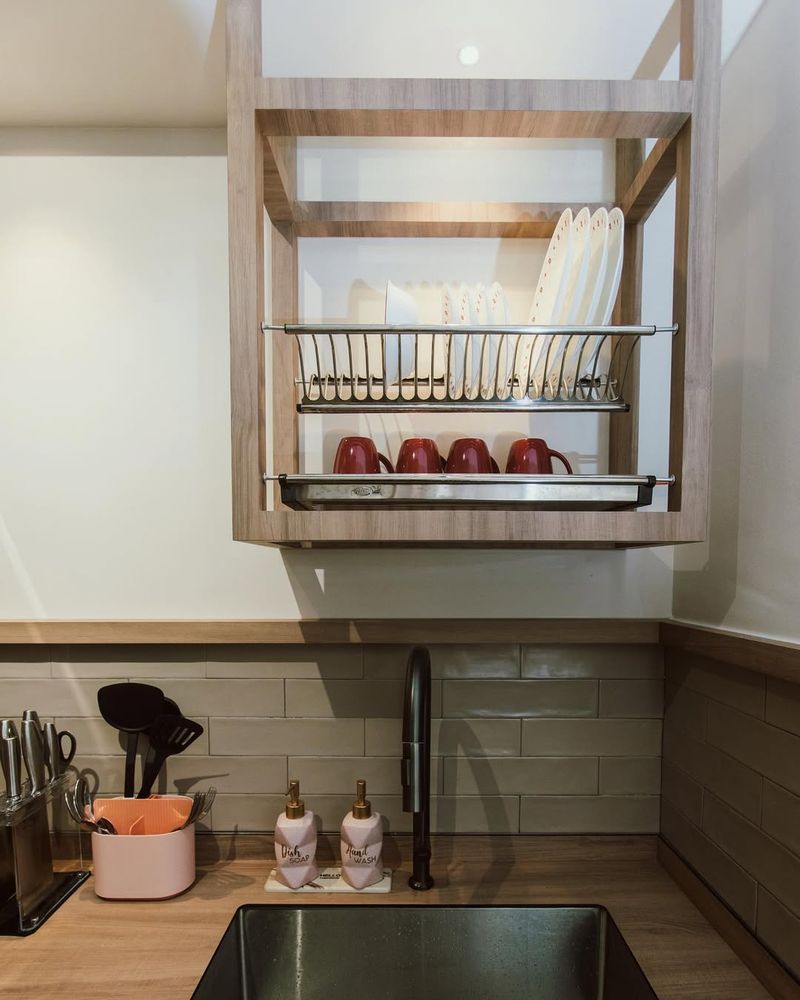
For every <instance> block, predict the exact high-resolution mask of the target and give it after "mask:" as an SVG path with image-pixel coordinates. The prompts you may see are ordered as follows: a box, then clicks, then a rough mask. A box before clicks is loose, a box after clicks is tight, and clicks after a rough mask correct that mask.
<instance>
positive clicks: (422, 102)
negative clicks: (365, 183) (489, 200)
mask: <svg viewBox="0 0 800 1000" xmlns="http://www.w3.org/2000/svg"><path fill="white" fill-rule="evenodd" d="M691 103H692V83H691V82H690V81H686V80H480V79H474V80H473V79H470V80H464V79H449V80H448V79H394V78H392V79H377V78H374V79H373V78H370V79H346V78H336V79H334V78H318V77H305V78H304V77H283V78H277V77H270V78H261V79H259V80H257V81H256V108H257V114H258V118H259V122H260V125H261V128H262V130H263V132H264V133H265V134H266V135H270V136H272V135H349V136H357V135H387V136H392V135H408V136H515V137H523V138H525V137H528V136H536V137H538V138H543V137H556V138H567V137H574V138H617V137H618V138H646V137H647V136H651V137H653V138H661V137H665V136H672V135H674V134H675V133H676V132H677V131H678V129H680V127H681V126H682V125H683V123H684V122H685V121H686V119H687V117H688V114H689V111H690V109H691Z"/></svg>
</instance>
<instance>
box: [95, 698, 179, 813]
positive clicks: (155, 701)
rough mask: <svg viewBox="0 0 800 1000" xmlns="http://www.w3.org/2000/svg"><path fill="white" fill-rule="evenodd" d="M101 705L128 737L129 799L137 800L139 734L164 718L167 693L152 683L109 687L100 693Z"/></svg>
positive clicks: (103, 714) (103, 712)
mask: <svg viewBox="0 0 800 1000" xmlns="http://www.w3.org/2000/svg"><path fill="white" fill-rule="evenodd" d="M97 704H98V706H99V708H100V714H101V715H102V716H103V718H104V719H105V720H106V722H107V723H108V724H109V726H113V727H114V729H118V730H119V731H120V732H121V733H126V734H127V736H128V742H127V745H126V752H125V798H127V799H130V798H133V779H134V770H135V767H136V748H137V745H138V742H139V733H141V732H142V731H143V730H145V729H147V728H149V727H150V726H151V725H152V724H153V722H154V721H155V720H156V719H157V718H158V716H159V715H160V713H161V711H162V706H163V704H164V692H163V691H162V690H161V688H157V687H154V686H153V685H152V684H135V683H131V682H123V683H121V684H107V685H106V686H105V687H102V688H100V690H99V691H98V692H97Z"/></svg>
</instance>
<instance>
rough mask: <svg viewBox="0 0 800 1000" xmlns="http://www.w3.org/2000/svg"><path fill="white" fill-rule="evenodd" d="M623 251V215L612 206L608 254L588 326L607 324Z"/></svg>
mask: <svg viewBox="0 0 800 1000" xmlns="http://www.w3.org/2000/svg"><path fill="white" fill-rule="evenodd" d="M624 252H625V217H624V216H623V214H622V209H621V208H612V209H611V211H610V212H609V213H608V256H607V260H606V273H605V275H604V276H603V287H602V290H601V292H600V296H599V298H598V301H597V305H596V307H595V312H594V315H593V317H592V318H591V319H590V320H588V321H587V324H588V325H589V326H608V324H609V323H610V322H611V315H612V313H613V312H614V303H615V302H616V301H617V292H618V291H619V280H620V277H621V276H622V258H623V254H624Z"/></svg>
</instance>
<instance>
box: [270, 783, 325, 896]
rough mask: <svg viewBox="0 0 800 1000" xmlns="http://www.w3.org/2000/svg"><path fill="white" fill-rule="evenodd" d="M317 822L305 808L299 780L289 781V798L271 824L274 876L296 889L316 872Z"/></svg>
mask: <svg viewBox="0 0 800 1000" xmlns="http://www.w3.org/2000/svg"><path fill="white" fill-rule="evenodd" d="M316 854H317V826H316V823H315V822H314V813H313V812H306V807H305V803H304V802H303V800H302V799H301V798H300V782H299V781H290V782H289V801H288V802H287V803H286V812H282V813H281V814H280V816H279V817H278V822H277V823H276V824H275V860H276V862H277V866H276V869H275V878H277V880H278V881H279V882H283V884H284V885H288V886H289V888H290V889H299V888H300V886H301V885H305V884H306V883H307V882H313V881H314V879H315V878H316V877H317V875H319V869H318V868H317V864H316V860H315V859H316Z"/></svg>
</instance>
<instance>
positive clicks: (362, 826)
mask: <svg viewBox="0 0 800 1000" xmlns="http://www.w3.org/2000/svg"><path fill="white" fill-rule="evenodd" d="M341 836H342V844H341V848H342V878H343V879H344V880H345V882H347V883H348V884H349V885H351V886H352V887H353V888H354V889H364V888H366V886H368V885H373V884H374V883H375V882H380V880H381V879H382V878H383V861H382V860H381V851H382V850H383V823H382V822H381V815H380V813H374V812H373V811H372V806H371V804H370V803H369V802H368V801H367V783H366V781H358V782H356V800H355V802H354V803H353V809H352V811H351V812H349V813H348V814H347V815H346V816H345V818H344V820H343V821H342V834H341Z"/></svg>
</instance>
